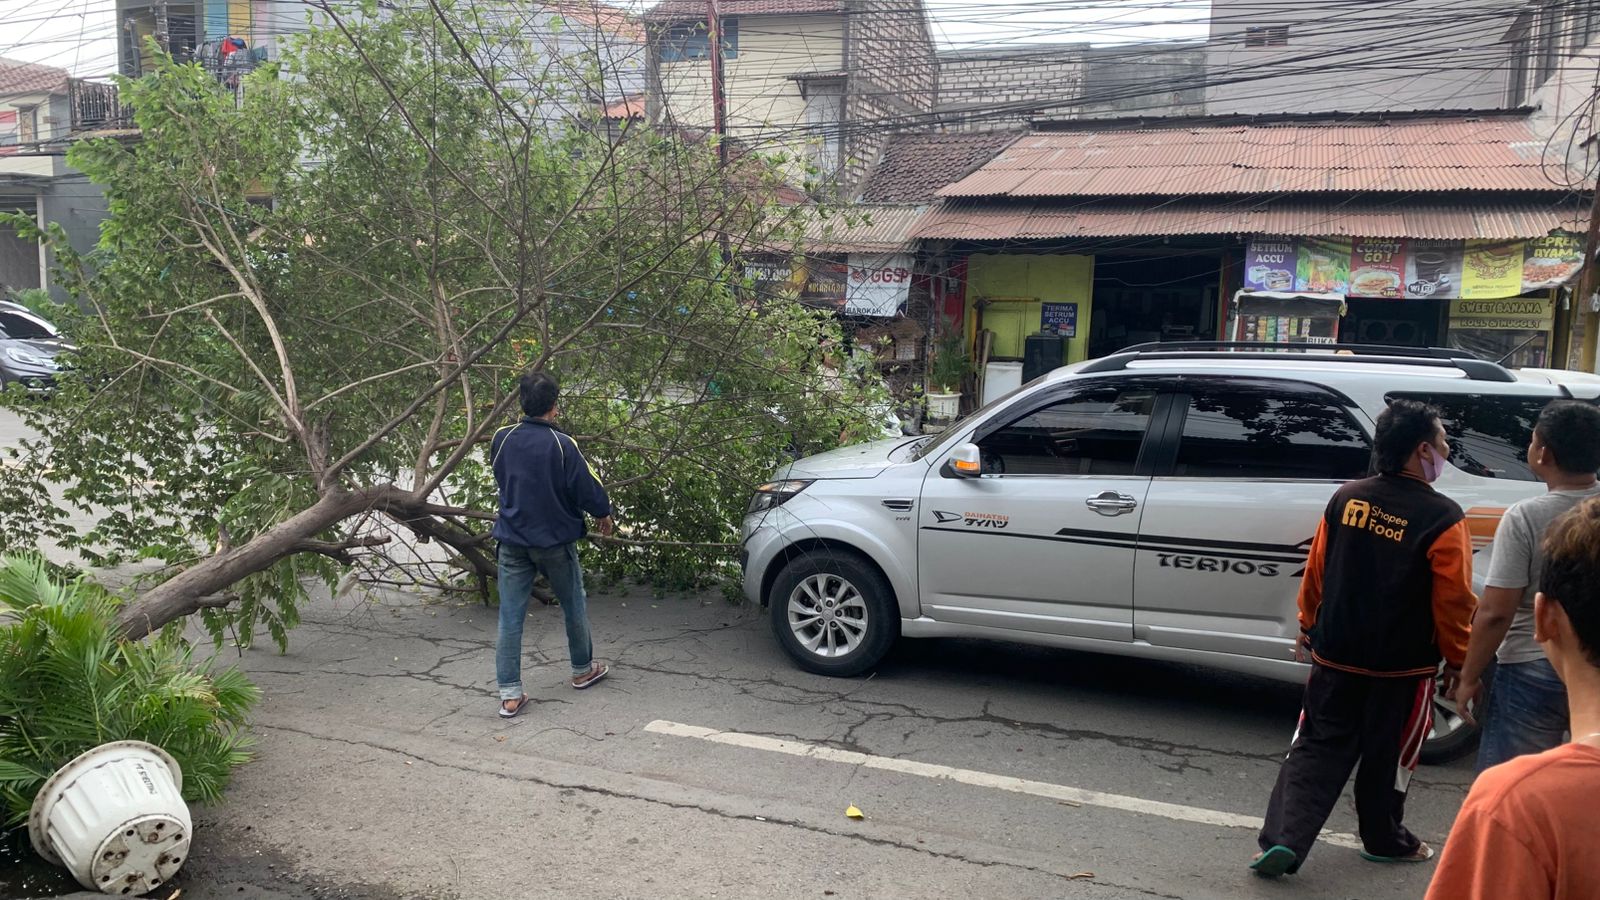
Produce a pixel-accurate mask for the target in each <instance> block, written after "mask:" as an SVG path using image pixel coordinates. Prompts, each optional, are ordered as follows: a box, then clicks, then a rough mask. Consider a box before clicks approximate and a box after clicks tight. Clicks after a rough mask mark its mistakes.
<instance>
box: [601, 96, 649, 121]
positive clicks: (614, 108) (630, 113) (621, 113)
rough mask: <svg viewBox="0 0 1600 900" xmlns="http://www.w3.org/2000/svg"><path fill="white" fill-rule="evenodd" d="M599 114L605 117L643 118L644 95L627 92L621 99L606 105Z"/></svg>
mask: <svg viewBox="0 0 1600 900" xmlns="http://www.w3.org/2000/svg"><path fill="white" fill-rule="evenodd" d="M601 115H602V116H604V117H605V118H607V119H642V118H644V95H643V94H629V95H628V96H626V97H623V98H622V99H621V100H618V101H617V102H615V103H612V104H609V105H608V106H606V108H605V111H604V112H602V113H601Z"/></svg>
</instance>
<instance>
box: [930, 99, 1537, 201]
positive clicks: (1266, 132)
mask: <svg viewBox="0 0 1600 900" xmlns="http://www.w3.org/2000/svg"><path fill="white" fill-rule="evenodd" d="M1543 146H1544V144H1543V142H1542V141H1540V140H1539V139H1538V138H1537V137H1536V136H1535V135H1534V133H1533V132H1532V130H1531V129H1530V128H1529V126H1528V124H1527V122H1526V120H1524V119H1516V118H1503V117H1502V118H1494V117H1490V118H1481V119H1480V118H1463V119H1415V120H1408V121H1401V122H1387V123H1385V122H1373V123H1359V124H1341V125H1321V124H1318V125H1307V124H1277V125H1226V126H1221V125H1219V126H1194V127H1185V126H1169V127H1166V128H1134V129H1126V130H1110V131H1095V130H1081V131H1065V132H1054V131H1052V132H1041V133H1035V134H1030V135H1028V136H1026V137H1024V138H1021V139H1019V140H1018V141H1016V142H1015V143H1013V144H1012V145H1011V146H1009V147H1007V148H1006V149H1005V150H1004V151H1003V152H1001V153H1000V154H999V155H998V156H996V157H995V158H994V159H992V160H990V161H989V162H988V163H987V164H985V165H984V166H982V167H981V168H979V169H978V170H977V171H975V172H973V173H972V174H971V175H968V176H967V177H966V178H963V179H962V180H960V181H958V182H956V183H955V184H952V185H950V186H948V187H946V188H944V189H943V190H941V191H939V196H941V197H952V198H954V197H1118V196H1163V195H1178V196H1186V195H1193V194H1283V193H1324V192H1350V193H1354V192H1362V193H1367V192H1414V191H1430V192H1434V191H1554V190H1563V189H1564V187H1563V186H1562V185H1561V184H1559V183H1557V181H1559V180H1564V179H1565V177H1566V175H1567V174H1568V173H1566V172H1564V171H1553V172H1550V173H1549V177H1547V175H1546V172H1545V168H1544V165H1545V164H1544V163H1543V162H1542V155H1543V154H1542V150H1543ZM1553 165H1559V164H1553ZM1552 178H1553V179H1557V181H1553V180H1552Z"/></svg>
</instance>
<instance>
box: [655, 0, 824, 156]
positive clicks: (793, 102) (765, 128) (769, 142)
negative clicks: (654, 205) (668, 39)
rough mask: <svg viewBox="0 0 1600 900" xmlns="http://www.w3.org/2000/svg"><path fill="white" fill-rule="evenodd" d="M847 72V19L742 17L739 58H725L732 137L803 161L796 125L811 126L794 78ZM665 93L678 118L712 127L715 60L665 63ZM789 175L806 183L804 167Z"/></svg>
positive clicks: (802, 145) (801, 138)
mask: <svg viewBox="0 0 1600 900" xmlns="http://www.w3.org/2000/svg"><path fill="white" fill-rule="evenodd" d="M843 67H844V17H843V16H839V15H823V16H743V17H741V18H740V19H739V55H738V57H737V58H735V59H729V60H724V62H723V66H722V74H723V80H724V91H725V93H726V95H727V103H728V133H729V134H730V135H732V136H733V137H736V138H742V139H744V140H746V141H748V142H750V143H752V144H754V145H755V147H756V148H757V149H758V150H760V151H762V152H765V153H776V152H779V151H787V152H789V153H791V154H798V155H801V156H802V157H803V156H804V149H805V136H804V135H800V134H797V133H796V126H798V125H801V124H803V123H804V121H805V111H806V101H805V98H803V97H801V96H800V84H799V83H798V82H796V81H792V80H790V79H789V77H788V76H790V75H794V74H797V73H800V72H828V71H836V70H838V69H841V68H843ZM661 87H662V94H663V100H664V102H665V105H666V110H667V112H668V113H669V114H670V115H671V117H672V119H673V120H675V121H676V122H678V123H679V124H682V125H690V126H696V127H701V128H710V127H711V126H712V124H713V118H714V115H715V113H714V108H713V106H712V104H711V63H710V60H704V59H700V60H685V61H683V62H674V63H662V65H661ZM789 174H790V175H791V180H793V181H795V182H796V183H798V182H799V181H800V180H801V178H802V177H803V174H804V164H803V163H800V164H797V165H796V166H795V167H794V171H793V172H791V173H789Z"/></svg>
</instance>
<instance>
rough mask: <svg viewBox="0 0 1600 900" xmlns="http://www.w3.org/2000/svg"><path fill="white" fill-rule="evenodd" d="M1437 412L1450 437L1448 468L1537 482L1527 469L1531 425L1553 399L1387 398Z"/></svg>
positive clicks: (1473, 396)
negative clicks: (1417, 403)
mask: <svg viewBox="0 0 1600 900" xmlns="http://www.w3.org/2000/svg"><path fill="white" fill-rule="evenodd" d="M1387 399H1389V400H1396V399H1406V400H1421V401H1422V402H1424V403H1431V404H1433V405H1434V406H1435V407H1436V408H1437V409H1438V410H1439V416H1440V421H1442V422H1443V423H1444V430H1445V431H1446V432H1448V433H1449V434H1450V464H1451V465H1453V466H1455V467H1456V468H1458V469H1460V470H1461V471H1463V472H1466V473H1467V474H1468V475H1477V476H1478V477H1480V478H1504V479H1507V480H1510V481H1538V480H1539V478H1538V476H1536V475H1534V474H1533V470H1532V469H1529V468H1528V442H1529V441H1531V440H1533V423H1534V422H1536V421H1538V419H1539V413H1540V412H1542V411H1543V410H1544V408H1545V406H1546V405H1547V404H1549V402H1550V401H1551V400H1553V399H1555V398H1553V397H1528V396H1517V395H1508V394H1398V393H1397V394H1390V395H1389V396H1388V398H1387Z"/></svg>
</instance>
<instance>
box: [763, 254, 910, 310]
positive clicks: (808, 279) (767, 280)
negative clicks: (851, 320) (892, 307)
mask: <svg viewBox="0 0 1600 900" xmlns="http://www.w3.org/2000/svg"><path fill="white" fill-rule="evenodd" d="M744 271H745V276H746V277H747V278H749V279H750V282H751V284H752V286H753V287H754V288H755V293H756V296H757V297H761V298H769V299H777V298H780V297H783V298H789V299H792V300H798V301H800V302H801V303H804V304H806V305H807V306H821V307H825V308H827V309H844V305H845V285H846V283H847V281H848V278H849V266H848V265H846V264H845V263H843V262H840V261H837V260H828V259H817V258H811V257H808V258H805V259H793V260H791V259H777V258H772V259H762V260H753V261H751V262H748V263H746V264H745V267H744ZM907 280H908V281H909V280H910V279H909V278H908V279H907Z"/></svg>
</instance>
